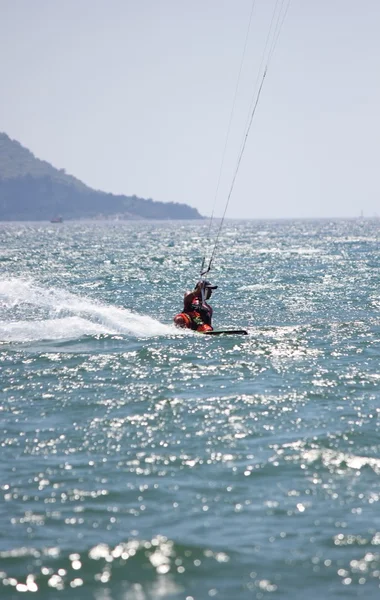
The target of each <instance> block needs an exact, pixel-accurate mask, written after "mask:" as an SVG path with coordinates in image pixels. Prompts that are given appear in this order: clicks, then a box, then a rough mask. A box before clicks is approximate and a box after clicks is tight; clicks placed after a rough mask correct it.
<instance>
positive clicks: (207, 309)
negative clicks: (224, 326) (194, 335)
mask: <svg viewBox="0 0 380 600" xmlns="http://www.w3.org/2000/svg"><path fill="white" fill-rule="evenodd" d="M177 317H180V318H182V320H183V322H184V325H183V326H185V327H187V328H189V329H193V330H195V331H210V330H212V325H211V321H212V306H210V305H209V304H207V302H206V301H204V302H203V303H202V298H201V296H200V294H199V295H198V294H194V292H188V293H187V294H185V297H184V299H183V312H182V313H180V314H179V315H176V317H175V318H174V322H175V321H176V318H177Z"/></svg>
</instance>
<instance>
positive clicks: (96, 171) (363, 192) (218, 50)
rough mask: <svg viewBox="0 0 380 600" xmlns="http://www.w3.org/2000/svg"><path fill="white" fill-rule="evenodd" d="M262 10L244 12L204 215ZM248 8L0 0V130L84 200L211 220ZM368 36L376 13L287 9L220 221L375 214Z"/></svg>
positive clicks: (219, 3) (375, 139)
mask: <svg viewBox="0 0 380 600" xmlns="http://www.w3.org/2000/svg"><path fill="white" fill-rule="evenodd" d="M281 1H282V0H280V4H281ZM286 2H287V0H286V1H285V4H286ZM275 5H276V0H256V3H255V8H254V12H253V17H252V23H251V29H250V35H249V39H248V44H247V48H246V54H245V61H244V64H243V69H242V76H241V82H240V87H239V89H238V94H237V99H236V107H235V113H234V119H233V121H232V126H231V136H230V140H229V143H228V145H227V153H226V159H225V166H224V169H223V175H222V179H221V185H220V190H219V191H220V193H219V195H218V198H217V202H216V214H217V215H219V214H221V213H222V211H223V209H224V205H225V202H226V198H227V194H228V189H229V186H230V183H231V179H232V174H233V170H234V167H235V164H236V160H237V156H238V151H239V147H240V144H241V141H242V138H243V135H244V129H245V125H246V122H247V117H248V114H249V106H250V103H251V100H252V95H253V91H254V84H255V82H256V77H257V73H258V67H259V64H260V60H261V57H262V53H263V50H264V47H265V39H266V36H267V34H268V31H269V25H270V19H271V17H272V13H273V9H274V7H275ZM251 8H252V0H191V1H189V0H187V1H185V0H107V1H106V0H0V52H1V60H0V86H1V89H0V91H1V94H0V131H5V132H6V133H7V134H8V135H9V136H10V137H11V138H14V139H17V140H18V141H20V142H21V143H22V144H23V145H25V146H27V147H28V148H29V149H30V150H32V151H33V152H34V154H35V155H36V156H38V157H39V158H43V159H45V160H48V161H49V162H51V163H52V164H53V165H54V166H56V167H58V168H65V169H66V171H67V172H68V173H70V174H73V175H75V176H76V177H78V178H79V179H81V180H83V181H84V182H85V183H87V184H88V185H90V186H93V187H95V188H98V189H102V190H104V191H107V192H114V193H124V194H136V195H138V196H142V197H151V198H153V199H155V200H162V201H174V202H186V203H188V204H190V205H192V206H195V207H196V208H198V209H199V210H200V212H201V213H202V214H210V212H211V210H212V206H213V204H214V197H215V191H216V187H217V182H218V175H219V169H220V164H221V159H222V155H223V149H224V144H225V139H226V133H227V127H228V122H229V118H230V113H231V108H232V103H233V98H234V93H235V88H236V81H237V78H238V73H239V68H240V63H241V59H242V56H243V48H244V41H245V38H246V33H247V27H248V23H249V17H250V13H251ZM379 32H380V0H291V2H290V8H289V11H288V14H287V17H286V20H285V22H284V26H283V28H282V31H281V36H280V38H279V41H278V44H277V47H276V51H275V54H274V56H273V59H272V61H271V63H270V66H269V71H268V75H267V78H266V80H265V84H264V88H263V91H262V96H261V100H260V103H259V106H258V109H257V112H256V116H255V119H254V122H253V125H252V129H251V133H250V136H249V139H248V143H247V147H246V151H245V154H244V157H243V160H242V163H241V169H240V172H239V174H238V177H237V180H236V186H235V189H234V192H233V195H232V197H231V201H230V206H229V210H228V213H227V216H228V217H247V218H261V217H318V216H331V217H334V216H359V215H360V212H361V210H363V212H364V215H365V216H372V215H374V214H375V213H377V214H379V215H380V182H379V150H380V33H379Z"/></svg>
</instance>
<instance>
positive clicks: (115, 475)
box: [0, 219, 380, 600]
mask: <svg viewBox="0 0 380 600" xmlns="http://www.w3.org/2000/svg"><path fill="white" fill-rule="evenodd" d="M207 228H208V225H207V224H205V223H204V222H176V223H171V222H165V223H162V222H161V223H154V222H146V223H142V222H129V223H121V222H112V223H111V222H107V223H100V222H97V223H80V222H76V223H63V224H50V223H49V224H35V223H34V224H33V223H17V224H5V223H3V224H1V225H0V243H1V250H0V355H1V358H0V365H1V373H0V386H1V388H0V392H1V402H0V419H1V421H0V422H1V428H0V448H1V461H0V490H1V496H0V597H1V598H2V600H3V599H4V600H5V599H6V600H8V599H13V598H19V597H20V596H21V597H29V596H32V597H36V598H39V599H43V598H44V599H45V598H46V599H54V600H56V599H57V600H59V599H60V598H62V599H64V598H70V599H75V600H77V599H78V600H82V599H83V600H84V599H86V600H88V599H94V600H118V599H125V600H148V599H171V600H208V599H210V598H216V599H217V600H218V599H219V600H235V599H239V600H248V599H262V598H281V599H282V600H287V599H289V600H297V599H299V600H304V598H308V600H320V599H321V598H344V599H346V598H358V597H362V598H366V599H368V598H370V599H372V598H374V599H375V598H378V597H380V424H379V413H380V391H379V384H380V364H379V362H380V361H379V356H380V353H379V336H380V327H379V325H380V315H379V310H380V297H379V284H380V257H379V221H378V220H376V219H373V220H363V219H362V220H351V221H348V220H347V221H344V220H340V221H338V220H336V221H334V220H333V221H328V220H325V221H311V220H310V221H278V222H275V221H267V222H266V221H260V222H259V221H257V222H254V221H252V222H243V221H242V222H238V221H235V222H234V221H229V222H228V223H227V224H226V226H225V228H224V229H223V233H222V238H221V242H220V245H219V247H218V251H217V254H216V258H215V261H214V264H213V268H212V271H211V272H210V274H209V275H208V278H209V279H211V281H212V282H213V283H214V284H217V285H218V286H219V287H218V289H217V290H216V291H215V292H214V293H213V296H212V299H211V303H212V305H213V307H214V325H215V327H216V328H225V327H227V328H228V327H230V328H242V327H243V328H247V329H248V332H249V335H248V336H245V337H243V336H242V337H237V336H231V337H227V336H226V337H205V336H204V337H203V336H201V335H199V334H195V333H192V332H187V331H180V330H176V329H175V328H174V327H173V325H172V318H173V315H174V314H176V313H177V312H179V311H180V310H181V308H182V299H183V293H184V291H185V290H187V289H191V288H192V287H193V286H194V284H195V283H196V281H197V278H198V273H199V268H200V263H201V259H202V256H203V255H204V253H206V254H207V255H209V253H210V251H211V250H212V247H213V243H212V241H211V242H209V241H208V240H207ZM212 236H213V232H212V234H211V237H212Z"/></svg>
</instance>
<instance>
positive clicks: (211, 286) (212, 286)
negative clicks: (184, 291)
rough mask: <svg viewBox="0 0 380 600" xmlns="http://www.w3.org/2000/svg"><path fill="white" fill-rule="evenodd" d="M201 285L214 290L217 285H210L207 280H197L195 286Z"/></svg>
mask: <svg viewBox="0 0 380 600" xmlns="http://www.w3.org/2000/svg"><path fill="white" fill-rule="evenodd" d="M201 285H203V286H204V288H205V289H206V290H216V289H217V288H218V286H217V285H212V284H211V283H210V282H209V281H202V280H201V281H198V283H197V287H198V286H201Z"/></svg>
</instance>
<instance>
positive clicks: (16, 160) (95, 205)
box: [0, 133, 202, 221]
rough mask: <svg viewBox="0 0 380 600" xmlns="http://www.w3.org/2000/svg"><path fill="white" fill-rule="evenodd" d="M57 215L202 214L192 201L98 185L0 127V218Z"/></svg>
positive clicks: (187, 216)
mask: <svg viewBox="0 0 380 600" xmlns="http://www.w3.org/2000/svg"><path fill="white" fill-rule="evenodd" d="M57 215H60V216H62V217H63V219H80V218H112V217H118V218H120V219H201V218H202V216H201V215H200V214H199V212H198V211H197V210H196V209H195V208H192V207H191V206H188V205H187V204H180V203H177V202H156V201H154V200H151V199H148V200H146V199H143V198H138V197H137V196H123V195H114V194H107V193H105V192H101V191H98V190H94V189H92V188H90V187H88V186H86V185H85V184H84V183H82V181H80V180H79V179H76V178H75V177H73V176H72V175H67V174H66V173H65V170H64V169H56V168H55V167H53V166H52V165H51V164H49V163H48V162H46V161H44V160H40V159H38V158H36V157H35V156H34V154H33V153H32V152H30V150H28V149H27V148H24V147H23V146H21V144H20V143H19V142H17V141H15V140H11V139H10V138H9V136H8V135H6V134H5V133H0V221H19V220H22V221H25V220H30V221H34V220H37V221H39V220H43V221H48V220H50V218H52V217H55V216H57Z"/></svg>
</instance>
